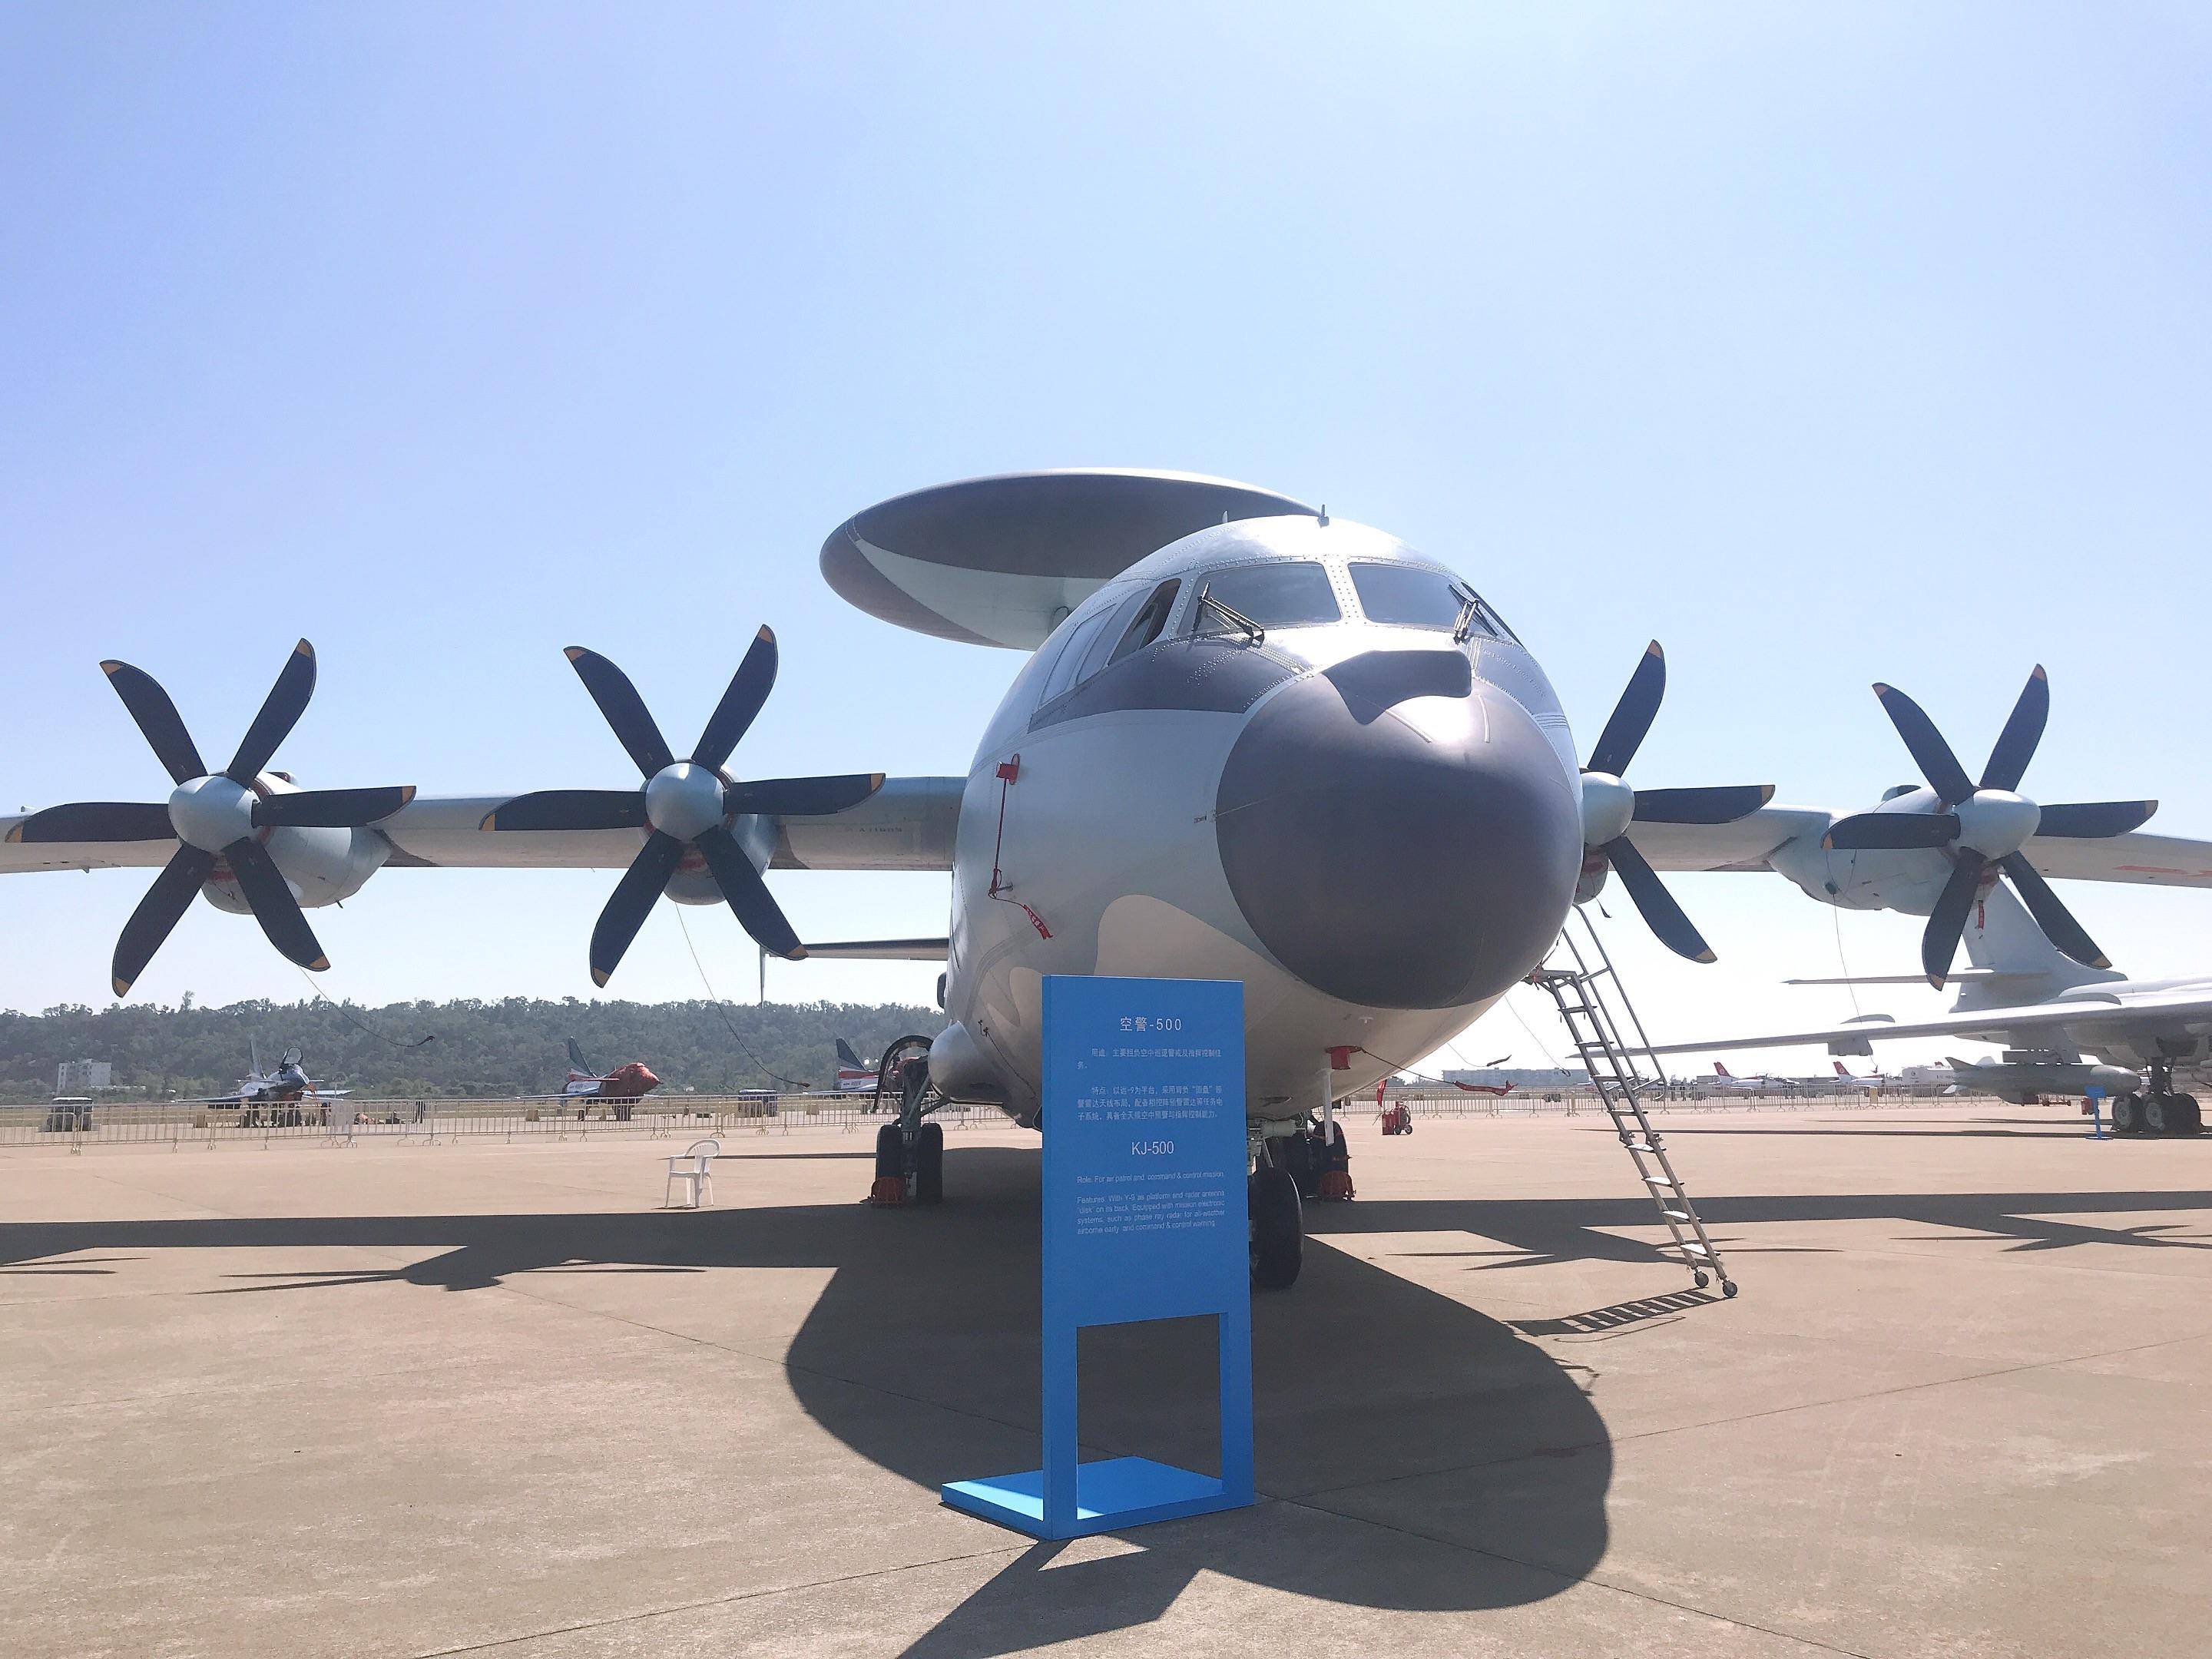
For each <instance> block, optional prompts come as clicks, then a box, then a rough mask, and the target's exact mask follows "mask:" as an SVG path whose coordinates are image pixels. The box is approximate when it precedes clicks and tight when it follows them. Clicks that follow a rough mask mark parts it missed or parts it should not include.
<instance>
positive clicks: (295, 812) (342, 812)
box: [253, 783, 415, 829]
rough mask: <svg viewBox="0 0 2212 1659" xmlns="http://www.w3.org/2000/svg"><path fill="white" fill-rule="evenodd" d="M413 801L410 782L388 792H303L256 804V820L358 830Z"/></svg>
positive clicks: (296, 825) (369, 790)
mask: <svg viewBox="0 0 2212 1659" xmlns="http://www.w3.org/2000/svg"><path fill="white" fill-rule="evenodd" d="M413 799H415V786H414V785H413V784H411V783H403V784H399V785H398V786H397V787H392V788H385V789H302V790H301V791H299V792H298V793H295V794H290V795H270V796H269V797H268V798H267V799H263V800H257V801H255V802H254V803H253V821H254V823H257V824H264V825H269V824H283V825H289V827H290V828H292V829H359V828H361V827H362V825H363V824H368V823H375V822H376V821H377V820H378V819H379V818H388V817H391V816H392V814H393V813H394V812H397V811H398V810H399V809H400V808H401V807H403V806H404V805H407V803H408V802H409V801H410V800H413Z"/></svg>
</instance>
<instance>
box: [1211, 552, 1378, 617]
mask: <svg viewBox="0 0 2212 1659" xmlns="http://www.w3.org/2000/svg"><path fill="white" fill-rule="evenodd" d="M1194 581H1195V583H1196V585H1197V587H1198V591H1199V592H1200V593H1202V594H1207V595H1210V596H1211V597H1212V598H1213V599H1218V600H1219V601H1220V602H1221V603H1222V604H1223V605H1227V606H1228V607H1229V608H1230V609H1231V611H1236V612H1237V614H1238V615H1239V616H1242V617H1245V618H1246V619H1247V620H1249V621H1250V622H1252V623H1255V624H1256V625H1257V626H1259V627H1261V628H1299V627H1304V626H1307V625H1310V624H1311V623H1333V622H1336V621H1339V620H1340V618H1341V617H1342V616H1343V614H1344V613H1343V612H1342V611H1339V610H1338V609H1337V606H1336V592H1335V590H1334V589H1333V588H1332V587H1330V586H1329V585H1328V571H1326V570H1324V569H1322V568H1321V566H1319V565H1318V564H1316V563H1315V562H1313V561H1312V560H1310V559H1287V560H1283V561H1280V562H1276V563H1273V564H1246V565H1238V566H1237V567H1235V568H1232V569H1229V570H1218V571H1215V572H1214V573H1213V574H1211V575H1204V576H1199V577H1196V578H1194ZM1188 629H1189V631H1190V632H1191V633H1193V634H1225V633H1233V632H1235V631H1236V628H1235V624H1234V623H1231V622H1230V621H1229V620H1228V618H1227V617H1224V616H1223V615H1222V614H1221V612H1220V611H1218V609H1216V608H1215V607H1214V606H1212V605H1200V604H1199V603H1197V602H1196V601H1193V603H1192V605H1191V611H1190V618H1189V622H1188Z"/></svg>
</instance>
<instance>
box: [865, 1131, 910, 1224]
mask: <svg viewBox="0 0 2212 1659" xmlns="http://www.w3.org/2000/svg"><path fill="white" fill-rule="evenodd" d="M868 1202H869V1203H871V1204H874V1205H878V1206H884V1207H890V1206H896V1205H900V1204H903V1203H905V1202H906V1138H905V1137H904V1136H903V1135H902V1134H901V1133H899V1126H898V1125H897V1124H896V1123H886V1124H884V1127H882V1128H880V1129H878V1130H877V1131H876V1182H875V1185H873V1186H872V1187H871V1188H868Z"/></svg>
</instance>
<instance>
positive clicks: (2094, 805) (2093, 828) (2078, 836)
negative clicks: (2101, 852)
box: [2035, 800, 2158, 841]
mask: <svg viewBox="0 0 2212 1659" xmlns="http://www.w3.org/2000/svg"><path fill="white" fill-rule="evenodd" d="M2155 811H2158V803H2157V802H2156V801H2154V800H2082V801H2061V802H2060V803H2059V804H2058V805H2056V806H2046V807H2045V808H2044V809H2043V816H2042V817H2041V819H2040V820H2039V822H2038V823H2037V824H2036V826H2035V833H2036V834H2037V835H2039V836H2064V837H2066V838H2068V839H2069V840H2074V841H2102V840H2103V839H2105V838H2106V836H2124V835H2126V834H2127V833H2128V831H2129V830H2130V829H2142V827H2143V825H2145V824H2146V823H2149V822H2150V815H2151V814H2152V813H2154V812H2155Z"/></svg>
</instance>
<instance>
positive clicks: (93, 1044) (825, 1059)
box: [0, 995, 945, 1101]
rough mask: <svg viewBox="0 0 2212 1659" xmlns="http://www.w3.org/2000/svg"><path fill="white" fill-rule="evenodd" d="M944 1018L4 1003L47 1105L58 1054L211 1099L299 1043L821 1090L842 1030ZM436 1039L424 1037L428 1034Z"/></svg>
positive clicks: (430, 1083)
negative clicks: (571, 1054)
mask: <svg viewBox="0 0 2212 1659" xmlns="http://www.w3.org/2000/svg"><path fill="white" fill-rule="evenodd" d="M944 1023H945V1016H944V1015H942V1014H941V1013H939V1012H936V1011H934V1010H933V1009H925V1008H918V1007H908V1006H901V1005H899V1004H896V1003H881V1004H861V1003H842V1002H839V1003H833V1002H811V1003H787V1002H771V1003H765V1004H761V1005H757V1006H754V1005H745V1004H733V1003H715V1002H708V1001H703V1000H700V1001H691V1002H584V1001H580V1000H578V999H576V998H574V997H564V998H562V1000H559V1001H557V1002H556V1001H550V1000H544V999H540V998H535V997H507V998H504V999H502V1000H499V1001H496V1002H483V1001H478V1000H474V999H472V998H471V999H464V1000H459V1001H453V1002H395V1003H392V1004H390V1005H388V1006H384V1007H381V1008H370V1007H362V1006H356V1005H355V1004H353V1003H347V1002H331V1001H327V1000H323V999H320V998H318V999H316V1000H313V1001H312V1002H292V1003H280V1002H259V1001H256V1002H235V1003H232V1004H230V1005H228V1006H225V1007H219V1008H208V1007H197V1006H194V1005H193V1003H192V1000H191V997H190V996H189V995H187V996H186V997H185V1000H184V1002H183V1004H182V1005H181V1006H178V1007H173V1008H171V1007H163V1006H160V1005H158V1004H149V1003H113V1004H111V1005H110V1006H107V1007H105V1008H100V1009H94V1008H88V1007H82V1006H74V1005H69V1004H64V1005H62V1006H58V1007H53V1008H48V1009H46V1010H45V1011H44V1012H40V1013H36V1014H26V1013H16V1012H4V1011H0V1098H4V1099H7V1100H14V1101H26V1100H30V1101H36V1100H44V1099H46V1098H47V1097H49V1096H51V1095H52V1093H53V1091H54V1078H55V1072H56V1068H57V1067H58V1066H59V1065H60V1064H61V1062H62V1061H64V1060H106V1061H108V1062H109V1063H110V1064H111V1065H112V1066H113V1067H114V1082H115V1085H116V1087H117V1089H118V1091H122V1092H124V1093H125V1096H126V1097H127V1096H128V1095H139V1096H145V1097H155V1098H159V1097H162V1096H165V1095H167V1094H171V1093H173V1094H177V1095H181V1096H191V1095H210V1094H216V1093H220V1092H222V1091H227V1090H228V1089H229V1088H230V1087H231V1086H232V1085H233V1084H234V1082H235V1081H236V1080H237V1079H240V1078H241V1077H244V1076H245V1075H246V1071H247V1068H248V1065H249V1057H250V1053H251V1049H252V1045H253V1044H254V1043H258V1045H259V1048H260V1054H261V1061H262V1064H263V1066H264V1068H265V1067H269V1066H274V1065H275V1064H276V1060H277V1058H278V1057H279V1055H281V1054H283V1051H284V1050H286V1049H288V1048H298V1049H300V1050H301V1052H302V1054H303V1055H304V1057H305V1063H306V1066H307V1071H308V1073H309V1074H310V1075H311V1076H313V1078H314V1079H316V1080H317V1081H318V1082H321V1083H326V1084H328V1085H331V1087H334V1088H348V1089H352V1090H354V1091H356V1092H357V1093H360V1094H362V1095H367V1096H370V1097H399V1098H411V1097H416V1096H441V1097H476V1098H485V1097H503V1096H512V1095H530V1094H544V1093H547V1092H550V1091H557V1090H558V1089H559V1088H560V1086H561V1085H562V1080H563V1079H565V1077H566V1076H567V1074H568V1039H569V1038H570V1037H574V1039H575V1040H576V1042H578V1044H579V1045H580V1046H581V1048H582V1049H583V1051H584V1055H585V1058H586V1059H587V1060H590V1061H591V1062H592V1065H593V1066H595V1067H597V1068H598V1069H599V1070H601V1071H607V1070H611V1069H612V1068H613V1067H615V1066H620V1065H623V1064H624V1063H625V1062H627V1061H629V1060H643V1061H644V1062H645V1063H646V1065H647V1066H650V1067H651V1068H652V1069H653V1072H654V1073H656V1074H658V1075H659V1078H660V1079H661V1085H662V1086H663V1087H664V1088H669V1089H678V1090H680V1089H684V1088H686V1087H689V1088H691V1089H695V1090H696V1091H698V1092H700V1093H702V1094H728V1093H733V1092H735V1091H738V1090H740V1089H782V1090H789V1089H791V1088H792V1087H793V1081H795V1082H796V1083H797V1084H799V1085H805V1086H806V1087H810V1088H826V1087H828V1086H829V1084H830V1082H831V1081H832V1079H834V1078H835V1076H836V1069H837V1056H836V1048H835V1047H834V1046H833V1045H834V1043H835V1041H836V1038H838V1037H841V1036H842V1037H843V1038H844V1039H845V1040H846V1041H847V1042H850V1043H851V1044H852V1045H853V1047H854V1048H855V1049H857V1050H858V1051H859V1052H860V1055H861V1057H862V1058H863V1059H864V1060H870V1061H872V1060H874V1059H875V1058H876V1056H877V1055H878V1054H879V1053H880V1052H881V1051H882V1049H883V1048H884V1045H886V1044H888V1043H890V1042H893V1041H895V1040H896V1039H897V1038H899V1037H901V1036H908V1035H909V1034H912V1033H920V1034H921V1035H923V1036H930V1035H933V1034H934V1033H935V1032H936V1031H937V1030H939V1028H940V1027H941V1026H942V1025H943V1024H944ZM425 1039H427V1041H426V1040H425Z"/></svg>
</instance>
